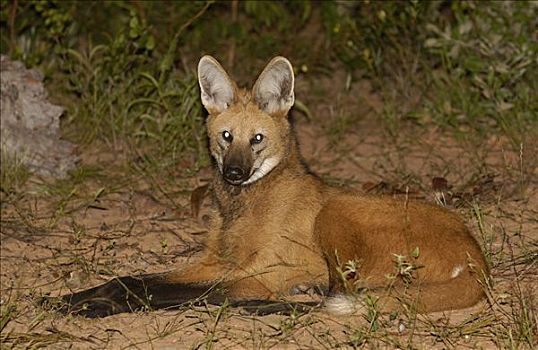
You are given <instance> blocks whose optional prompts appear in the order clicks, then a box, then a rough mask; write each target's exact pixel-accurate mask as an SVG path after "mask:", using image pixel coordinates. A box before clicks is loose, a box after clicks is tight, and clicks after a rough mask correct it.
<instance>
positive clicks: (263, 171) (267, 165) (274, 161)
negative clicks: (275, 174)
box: [241, 157, 280, 185]
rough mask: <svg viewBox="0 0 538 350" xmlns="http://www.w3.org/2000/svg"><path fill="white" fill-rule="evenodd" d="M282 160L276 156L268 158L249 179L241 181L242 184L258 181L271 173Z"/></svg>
mask: <svg viewBox="0 0 538 350" xmlns="http://www.w3.org/2000/svg"><path fill="white" fill-rule="evenodd" d="M279 162H280V160H279V159H278V158H276V157H273V158H267V159H265V160H264V161H263V162H262V165H260V167H259V168H258V169H256V171H254V174H252V175H251V176H250V177H249V178H248V180H247V181H245V182H243V183H241V185H248V184H251V183H253V182H255V181H258V180H259V179H261V178H262V177H264V176H265V175H267V174H269V172H270V171H271V170H273V168H274V167H276V166H277V165H278V163H279Z"/></svg>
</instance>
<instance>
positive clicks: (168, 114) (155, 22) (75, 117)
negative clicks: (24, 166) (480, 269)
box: [0, 0, 538, 191]
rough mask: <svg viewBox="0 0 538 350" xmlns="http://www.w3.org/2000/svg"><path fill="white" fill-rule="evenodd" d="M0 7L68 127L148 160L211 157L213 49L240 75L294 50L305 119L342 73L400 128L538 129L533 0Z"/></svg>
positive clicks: (8, 44)
mask: <svg viewBox="0 0 538 350" xmlns="http://www.w3.org/2000/svg"><path fill="white" fill-rule="evenodd" d="M1 5H2V9H1V12H0V19H1V52H2V54H7V55H9V56H10V57H11V58H13V59H17V60H22V61H23V62H24V63H25V64H26V65H27V66H28V67H38V68H39V69H41V70H42V71H43V72H44V73H45V75H46V83H47V86H48V89H49V91H50V93H51V95H52V100H53V101H54V102H56V103H59V104H62V105H64V106H66V107H67V112H66V113H65V115H64V119H63V130H64V134H65V137H66V138H68V139H70V140H72V141H74V142H76V143H78V144H79V145H81V147H85V146H86V145H89V144H92V142H94V141H102V142H103V143H104V144H106V145H108V146H110V147H112V149H115V150H123V152H124V153H126V155H127V158H133V157H136V158H137V159H139V160H143V161H145V162H149V163H151V164H152V165H158V166H168V165H177V163H178V162H180V161H181V160H185V159H190V161H188V163H186V164H184V165H189V167H190V166H193V165H194V166H195V167H198V166H200V165H205V164H207V161H208V159H207V156H206V153H205V139H204V128H203V127H202V124H203V112H202V111H201V105H200V103H199V98H198V86H197V82H196V77H195V67H196V62H197V60H198V59H199V57H201V55H203V54H212V55H214V56H215V57H217V58H218V59H219V60H221V62H222V63H223V65H224V66H225V67H226V68H227V69H228V70H229V72H230V73H231V74H232V76H234V77H236V78H237V79H238V81H239V82H240V83H243V84H245V83H249V84H250V83H251V80H252V79H253V78H254V76H255V75H256V74H258V72H259V71H260V70H261V68H262V67H263V65H264V64H265V63H266V62H267V61H268V60H269V59H270V58H271V57H272V56H274V55H277V54H280V55H284V56H286V57H288V58H289V59H290V60H291V61H292V63H293V64H294V66H295V69H296V74H297V75H298V79H297V80H298V81H306V82H308V84H309V85H308V86H310V88H309V89H307V93H303V94H300V95H299V96H298V99H299V102H298V104H297V107H296V109H297V110H299V112H301V113H303V114H304V115H306V117H308V118H312V113H311V107H312V105H314V106H315V105H316V103H319V102H318V100H319V97H320V96H322V95H323V94H324V93H325V92H324V90H323V88H326V87H323V86H318V85H319V84H317V80H319V79H320V78H321V77H329V78H330V77H333V76H338V78H336V79H340V80H342V79H345V80H346V87H347V88H348V89H350V88H351V87H352V85H353V84H354V83H355V82H357V81H360V80H364V79H368V80H369V81H370V82H371V84H372V86H373V89H374V92H375V93H377V94H378V95H379V96H380V98H381V100H382V105H383V107H382V109H381V110H378V111H377V115H375V118H374V119H375V120H376V121H378V122H380V124H381V125H382V126H383V127H384V128H385V129H386V131H387V132H389V133H392V134H394V135H396V134H398V133H399V130H400V129H401V128H402V127H406V126H409V125H411V126H420V127H423V128H429V127H440V128H443V129H448V130H451V131H453V132H454V133H455V135H456V136H457V137H464V138H467V139H472V140H476V142H477V143H480V142H481V139H482V138H483V137H484V135H488V134H491V133H500V134H503V135H506V136H507V137H509V138H510V139H511V140H512V141H513V144H514V145H515V146H516V147H519V145H520V144H521V143H522V142H525V141H526V139H527V138H535V137H536V135H537V132H536V129H537V121H538V117H537V99H536V90H537V82H538V79H537V70H536V64H537V58H536V52H537V36H538V34H537V29H536V28H537V18H538V15H537V14H538V11H537V6H536V4H532V3H530V2H526V1H515V2H505V1H492V2H473V1H418V0H410V1H398V2H386V1H363V2H351V1H349V2H348V1H326V2H316V1H278V2H268V1H60V0H35V1H21V0H11V1H8V0H2V1H1ZM357 98H358V99H359V98H360V96H357ZM313 118H314V119H313V121H314V122H324V121H323V116H320V115H317V114H315V115H314V116H313ZM337 119H338V118H337ZM353 124H354V123H353V118H346V117H343V116H342V118H340V120H332V121H331V125H329V126H328V128H327V130H328V132H330V133H332V134H335V133H336V136H337V137H336V138H335V137H334V136H335V135H332V136H333V139H338V136H339V135H340V134H341V133H344V132H345V131H346V130H347V129H349V128H352V127H353ZM529 130H532V132H529ZM133 152H134V154H132V153H133ZM193 155H194V156H193ZM193 157H194V158H193ZM193 159H194V160H195V161H194V162H193ZM3 163H4V162H3ZM3 169H4V167H3ZM4 175H5V174H4ZM8 182H9V181H6V182H5V183H6V184H8ZM2 186H3V191H9V189H7V188H4V187H5V186H4V185H2Z"/></svg>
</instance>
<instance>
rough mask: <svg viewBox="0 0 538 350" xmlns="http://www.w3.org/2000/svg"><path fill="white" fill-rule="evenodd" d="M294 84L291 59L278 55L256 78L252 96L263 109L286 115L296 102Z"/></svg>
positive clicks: (272, 113)
mask: <svg viewBox="0 0 538 350" xmlns="http://www.w3.org/2000/svg"><path fill="white" fill-rule="evenodd" d="M294 84H295V78H294V76H293V67H292V66H291V63H290V61H288V60H287V59H286V58H284V57H282V56H277V57H275V58H273V59H272V60H271V62H269V63H268V64H267V66H266V67H265V68H264V70H263V71H262V73H261V74H260V76H259V77H258V80H256V83H255V84H254V87H253V88H252V96H253V97H254V100H255V101H256V103H257V104H258V106H259V108H260V109H261V110H262V111H264V112H266V113H268V114H271V115H282V114H283V115H286V114H287V113H288V111H289V110H290V108H291V107H292V106H293V103H294V102H295V94H294V92H293V89H294Z"/></svg>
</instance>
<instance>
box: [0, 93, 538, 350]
mask: <svg viewBox="0 0 538 350" xmlns="http://www.w3.org/2000/svg"><path fill="white" fill-rule="evenodd" d="M359 85H360V84H359ZM360 86H361V87H360V90H361V91H354V90H352V91H350V92H346V93H342V96H341V97H342V98H337V96H334V95H331V96H329V97H328V98H330V99H332V100H333V102H332V103H328V102H327V103H320V104H319V105H320V107H318V108H317V109H316V110H314V111H313V114H314V116H315V117H314V118H313V119H312V120H311V121H307V120H306V119H305V118H304V117H303V116H301V115H300V114H298V113H296V114H295V122H296V130H297V135H298V137H299V140H300V144H301V146H302V153H303V155H304V157H305V159H306V161H307V163H308V164H309V165H310V166H311V168H312V170H313V171H315V172H316V173H318V174H320V175H321V176H322V177H323V178H325V179H326V180H327V181H329V182H331V183H344V184H349V185H351V186H353V187H355V188H357V189H358V190H359V191H361V192H369V193H384V194H391V195H396V196H398V195H401V196H404V195H407V196H411V197H414V198H417V199H419V200H424V201H430V202H436V201H438V202H442V203H446V205H447V206H448V207H450V208H452V209H453V210H456V211H458V212H460V213H461V214H462V215H463V216H464V217H465V218H466V220H467V223H468V225H469V227H470V228H471V229H472V231H473V233H474V235H475V237H476V238H477V239H478V241H479V242H480V243H481V245H482V247H483V248H484V250H485V251H487V254H488V255H489V260H490V261H491V264H492V277H493V279H492V280H493V285H492V286H491V287H490V288H489V289H488V293H489V300H487V301H484V302H483V303H481V304H479V305H477V306H475V307H473V308H471V309H466V310H457V311H452V312H445V313H436V314H429V315H418V316H416V318H414V316H413V317H410V316H406V315H402V316H400V317H397V318H396V319H394V320H391V319H390V318H389V317H388V316H383V317H381V318H380V319H379V320H378V323H377V324H373V323H370V324H369V323H368V320H367V317H365V316H364V315H356V316H353V317H341V318H335V317H332V316H329V315H327V314H325V313H324V312H312V313H307V314H300V315H297V316H280V315H270V316H263V317H260V316H251V315H244V314H243V313H242V312H241V310H239V309H233V308H218V307H215V306H186V307H183V308H179V309H176V310H159V311H150V312H138V313H135V314H120V315H114V316H110V317H107V318H104V319H85V318H83V317H78V316H64V315H61V314H58V313H55V312H53V311H49V310H43V309H42V308H41V307H39V306H38V305H37V304H36V300H37V298H38V297H39V296H42V295H43V294H45V293H51V294H53V295H56V294H63V293H67V292H70V291H71V290H80V289H84V288H87V287H90V286H94V285H96V284H99V283H102V282H105V281H107V280H108V279H110V278H111V277H113V276H121V275H128V274H137V273H150V272H159V271H166V270H171V269H174V268H175V267H178V266H181V265H182V264H184V263H185V261H187V260H188V259H190V258H191V257H192V256H195V255H196V254H197V252H198V251H199V250H200V249H201V245H200V242H201V241H202V240H203V237H204V232H205V231H204V227H203V225H200V224H199V223H198V222H197V221H196V220H195V219H193V218H191V216H190V210H189V200H190V199H189V194H188V193H184V191H182V190H183V186H184V183H185V181H186V182H187V184H188V185H187V187H190V188H191V189H194V188H196V187H197V186H199V185H201V184H203V183H204V181H205V179H206V177H207V171H205V172H202V173H201V174H200V175H199V176H193V177H192V178H187V179H183V180H182V181H183V182H182V185H181V186H178V189H177V193H175V194H173V195H172V197H173V203H174V205H171V201H170V200H169V199H168V198H166V197H165V196H163V195H162V194H161V193H160V192H159V191H158V189H157V188H155V187H152V186H154V183H152V182H148V181H145V180H144V179H140V181H139V182H138V183H131V184H124V185H122V186H118V187H117V189H115V190H114V191H110V192H111V193H107V194H106V195H103V196H101V197H99V199H98V200H96V201H95V203H93V205H91V206H88V205H81V206H78V204H80V203H78V202H77V201H76V200H73V201H70V202H68V203H67V204H66V205H65V206H64V207H62V206H61V205H58V203H50V202H47V201H46V200H45V199H39V200H35V199H31V200H30V199H27V198H26V199H22V200H21V201H20V202H18V203H16V204H14V205H9V206H4V205H2V230H1V237H2V244H1V303H2V318H4V317H5V316H6V315H7V314H8V311H9V312H10V313H11V318H10V321H9V322H8V323H7V325H6V326H5V328H4V329H3V330H2V343H3V344H2V348H4V346H6V348H9V347H20V348H26V347H30V348H35V347H41V346H45V347H48V348H53V349H65V348H74V349H86V348H91V349H104V348H106V349H123V348H140V349H150V348H152V349H188V348H194V349H198V348H215V349H236V348H237V349H240V348H247V349H251V348H263V349H265V348H275V349H298V348H300V349H324V348H328V349H333V348H352V347H354V346H360V345H361V344H363V345H364V344H366V345H367V346H371V347H377V346H380V347H384V348H398V347H399V348H403V347H408V346H409V345H410V344H412V346H411V347H414V348H428V349H429V348H454V347H455V348H479V347H482V348H504V347H508V346H510V345H511V343H510V340H509V339H510V336H511V337H512V338H515V337H516V335H517V332H518V330H519V329H520V328H522V327H521V326H520V325H518V323H521V319H522V318H524V315H528V316H529V317H531V318H532V317H534V318H536V317H537V315H538V310H536V308H537V307H538V299H537V293H536V289H537V287H538V282H537V281H538V265H537V264H538V262H537V261H538V260H537V254H538V253H537V252H538V193H537V192H538V186H537V185H538V170H537V169H538V168H537V165H538V160H537V156H536V154H535V153H533V152H534V151H533V150H532V148H529V147H530V146H527V145H524V146H523V149H518V147H517V146H516V147H515V146H514V145H512V144H511V143H510V141H509V140H507V139H504V138H502V137H497V136H490V137H488V138H486V139H485V140H483V142H481V143H480V144H476V143H471V142H468V141H465V140H464V138H462V139H461V140H458V139H456V138H454V136H453V135H452V134H448V133H443V132H441V131H439V130H428V131H423V130H422V131H421V129H419V128H413V127H406V128H405V129H403V130H400V131H399V132H398V134H397V135H391V134H390V133H387V132H385V131H384V130H385V129H383V128H382V127H381V124H380V123H379V122H378V121H375V120H373V119H372V118H373V117H372V116H373V115H375V113H372V112H373V111H375V110H376V109H377V108H381V107H382V106H381V105H380V102H379V99H376V97H375V94H374V93H373V92H371V91H370V87H369V86H368V85H367V84H365V85H360ZM339 91H340V90H339ZM358 94H360V95H361V96H363V97H361V99H356V98H355V99H354V96H357V95H358ZM298 96H299V98H300V96H301V93H298ZM364 96H366V97H364ZM368 96H370V97H368ZM365 100H368V101H369V103H362V102H361V101H365ZM350 101H351V102H350ZM353 101H355V102H353ZM331 109H332V111H333V112H334V111H340V112H342V111H343V112H342V113H347V114H350V115H351V114H357V115H361V117H359V118H356V119H353V122H352V123H351V124H350V125H349V126H348V127H347V128H346V130H345V131H344V132H342V133H341V134H338V135H337V137H336V142H335V139H334V138H331V135H330V134H329V135H328V133H327V125H330V119H329V120H324V119H323V118H336V116H337V115H338V114H339V113H336V112H335V113H332V112H331ZM331 114H332V115H331ZM82 158H83V159H84V161H85V162H88V163H92V162H93V163H95V162H101V161H103V159H99V157H95V151H90V150H88V151H86V154H83V155H82ZM434 178H442V179H445V180H446V183H444V184H445V185H443V186H442V187H441V188H439V187H438V186H436V185H434V186H433V187H432V181H433V182H434V183H435V181H436V180H433V179H434ZM100 187H101V184H99V183H98V182H96V183H93V182H92V183H90V184H89V185H88V186H87V187H84V190H85V191H87V192H89V193H94V192H96V191H98V190H99V188H100ZM28 198H32V197H28ZM41 198H43V197H41ZM59 208H61V210H63V212H62V213H61V215H59V213H58V210H60V209H59ZM529 260H530V262H529ZM522 300H523V301H524V302H522ZM523 304H524V305H523ZM525 308H526V309H525ZM518 315H519V316H518ZM521 315H523V316H521ZM525 317H526V316H525ZM530 324H531V325H532V324H533V323H532V322H531V323H530ZM534 325H536V319H534ZM376 327H379V328H377V329H376ZM529 331H530V332H531V333H532V332H534V338H533V339H534V340H536V339H538V338H537V336H538V334H537V330H536V329H530V330H529ZM512 345H514V347H516V348H517V347H523V348H525V347H526V346H527V347H528V345H525V343H519V345H518V343H513V344H512Z"/></svg>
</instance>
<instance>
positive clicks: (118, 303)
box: [48, 273, 223, 317]
mask: <svg viewBox="0 0 538 350" xmlns="http://www.w3.org/2000/svg"><path fill="white" fill-rule="evenodd" d="M169 276H170V274H168V273H164V274H149V275H139V276H125V277H117V278H114V279H112V280H110V281H108V282H107V283H104V284H102V285H100V286H97V287H94V288H91V289H87V290H84V291H82V292H78V293H73V294H68V295H64V296H61V297H57V298H48V301H49V302H53V303H60V304H61V306H60V311H62V312H65V313H74V314H79V315H83V316H86V317H105V316H109V315H112V314H116V313H122V312H133V311H136V310H143V309H161V308H167V307H178V306H181V305H182V304H184V303H187V302H192V301H196V300H197V299H201V298H206V297H207V298H208V299H209V300H210V302H212V303H218V302H219V301H221V300H223V297H222V294H221V293H220V292H219V283H218V282H213V281H206V282H204V283H200V282H195V281H193V282H192V283H175V282H173V281H172V280H171V279H170V278H169Z"/></svg>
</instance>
